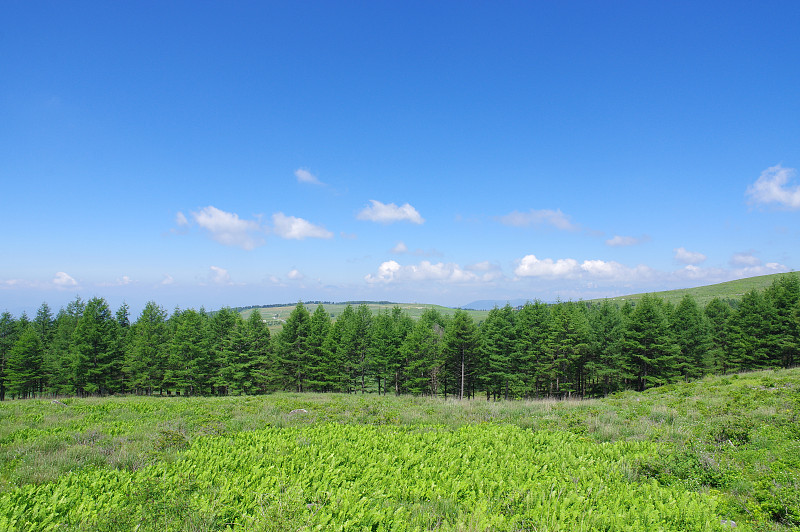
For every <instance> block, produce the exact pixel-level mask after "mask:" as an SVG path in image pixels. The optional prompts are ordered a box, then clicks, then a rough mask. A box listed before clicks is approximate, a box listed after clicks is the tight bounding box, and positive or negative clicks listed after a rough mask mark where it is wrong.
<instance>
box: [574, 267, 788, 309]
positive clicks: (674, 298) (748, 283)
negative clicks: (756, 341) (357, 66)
mask: <svg viewBox="0 0 800 532" xmlns="http://www.w3.org/2000/svg"><path fill="white" fill-rule="evenodd" d="M786 275H795V276H800V272H788V273H774V274H772V275H760V276H758V277H746V278H744V279H737V280H735V281H727V282H725V283H718V284H710V285H706V286H697V287H695V288H680V289H678V290H666V291H663V292H652V293H651V295H654V296H656V297H659V298H661V299H663V300H665V301H668V302H670V303H676V304H677V303H678V302H679V301H680V300H681V299H682V298H683V296H684V295H686V294H689V295H690V296H692V297H694V299H695V301H697V303H698V304H700V305H705V304H706V303H708V302H709V301H711V300H712V299H714V298H715V297H718V298H720V299H740V298H741V297H742V295H743V294H745V293H747V292H749V291H750V290H753V289H755V290H764V289H765V288H767V287H768V286H769V285H771V284H772V283H773V281H775V279H778V278H780V277H783V276H786ZM644 295H645V294H643V293H642V294H632V295H627V296H620V297H610V298H605V299H592V300H589V301H591V302H602V301H606V300H607V301H618V302H620V303H624V302H625V301H637V300H639V299H641V298H642V296H644Z"/></svg>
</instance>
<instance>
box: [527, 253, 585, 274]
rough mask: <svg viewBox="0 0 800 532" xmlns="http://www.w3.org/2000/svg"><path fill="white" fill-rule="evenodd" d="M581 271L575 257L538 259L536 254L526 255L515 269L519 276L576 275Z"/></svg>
mask: <svg viewBox="0 0 800 532" xmlns="http://www.w3.org/2000/svg"><path fill="white" fill-rule="evenodd" d="M579 273H580V265H579V264H578V261H576V260H575V259H558V260H555V261H554V260H553V259H542V260H540V259H538V258H536V255H525V256H524V257H522V258H521V259H520V261H519V264H517V267H516V268H515V269H514V274H515V275H517V276H518V277H574V276H576V275H578V274H579Z"/></svg>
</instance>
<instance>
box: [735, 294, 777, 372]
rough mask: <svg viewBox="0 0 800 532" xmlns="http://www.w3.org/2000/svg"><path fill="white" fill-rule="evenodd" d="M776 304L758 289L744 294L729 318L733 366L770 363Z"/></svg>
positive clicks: (758, 366) (740, 368)
mask: <svg viewBox="0 0 800 532" xmlns="http://www.w3.org/2000/svg"><path fill="white" fill-rule="evenodd" d="M772 312H773V308H772V307H771V306H770V305H769V304H768V302H767V301H766V299H765V298H764V295H763V293H761V292H759V291H758V290H750V291H749V292H747V293H745V294H744V295H743V296H742V300H741V301H740V303H739V307H738V308H737V309H736V311H735V312H734V313H733V315H732V316H731V317H730V319H729V320H728V325H729V329H728V331H729V337H730V341H731V359H730V362H731V366H732V367H733V369H735V370H737V371H750V370H756V369H764V368H767V367H769V365H770V351H769V348H770V343H769V341H770V333H771V330H770V329H771V326H772V321H773V319H772V317H771V316H770V314H771V313H772Z"/></svg>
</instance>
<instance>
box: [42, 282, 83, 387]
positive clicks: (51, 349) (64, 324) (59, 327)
mask: <svg viewBox="0 0 800 532" xmlns="http://www.w3.org/2000/svg"><path fill="white" fill-rule="evenodd" d="M85 307H86V304H85V303H84V302H83V300H82V299H81V298H80V297H76V298H75V300H73V301H70V303H69V304H67V306H66V308H62V309H60V310H59V311H58V313H57V314H56V320H55V325H54V333H53V338H52V340H51V342H50V345H48V346H47V348H46V350H45V353H44V374H45V377H44V378H45V382H46V383H47V390H48V391H49V392H50V393H52V394H57V395H59V394H70V393H74V392H75V380H74V372H73V370H72V363H73V360H72V335H73V333H74V332H75V328H76V327H77V326H78V321H80V319H81V316H83V311H84V309H85Z"/></svg>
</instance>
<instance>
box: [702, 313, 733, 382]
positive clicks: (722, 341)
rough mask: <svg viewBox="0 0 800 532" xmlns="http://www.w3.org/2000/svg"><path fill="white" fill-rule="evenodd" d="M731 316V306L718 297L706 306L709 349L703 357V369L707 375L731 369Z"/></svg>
mask: <svg viewBox="0 0 800 532" xmlns="http://www.w3.org/2000/svg"><path fill="white" fill-rule="evenodd" d="M731 314H732V310H731V306H730V305H729V304H728V303H725V302H724V301H722V300H721V299H719V298H717V297H715V298H714V299H712V300H711V301H709V302H708V303H707V304H706V308H705V315H706V322H707V324H708V348H707V349H706V352H705V354H704V356H703V367H704V370H705V372H706V373H719V372H721V373H727V372H728V371H729V370H730V368H731V356H732V354H731V346H730V338H729V332H730V329H729V324H728V320H729V319H730V316H731Z"/></svg>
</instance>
